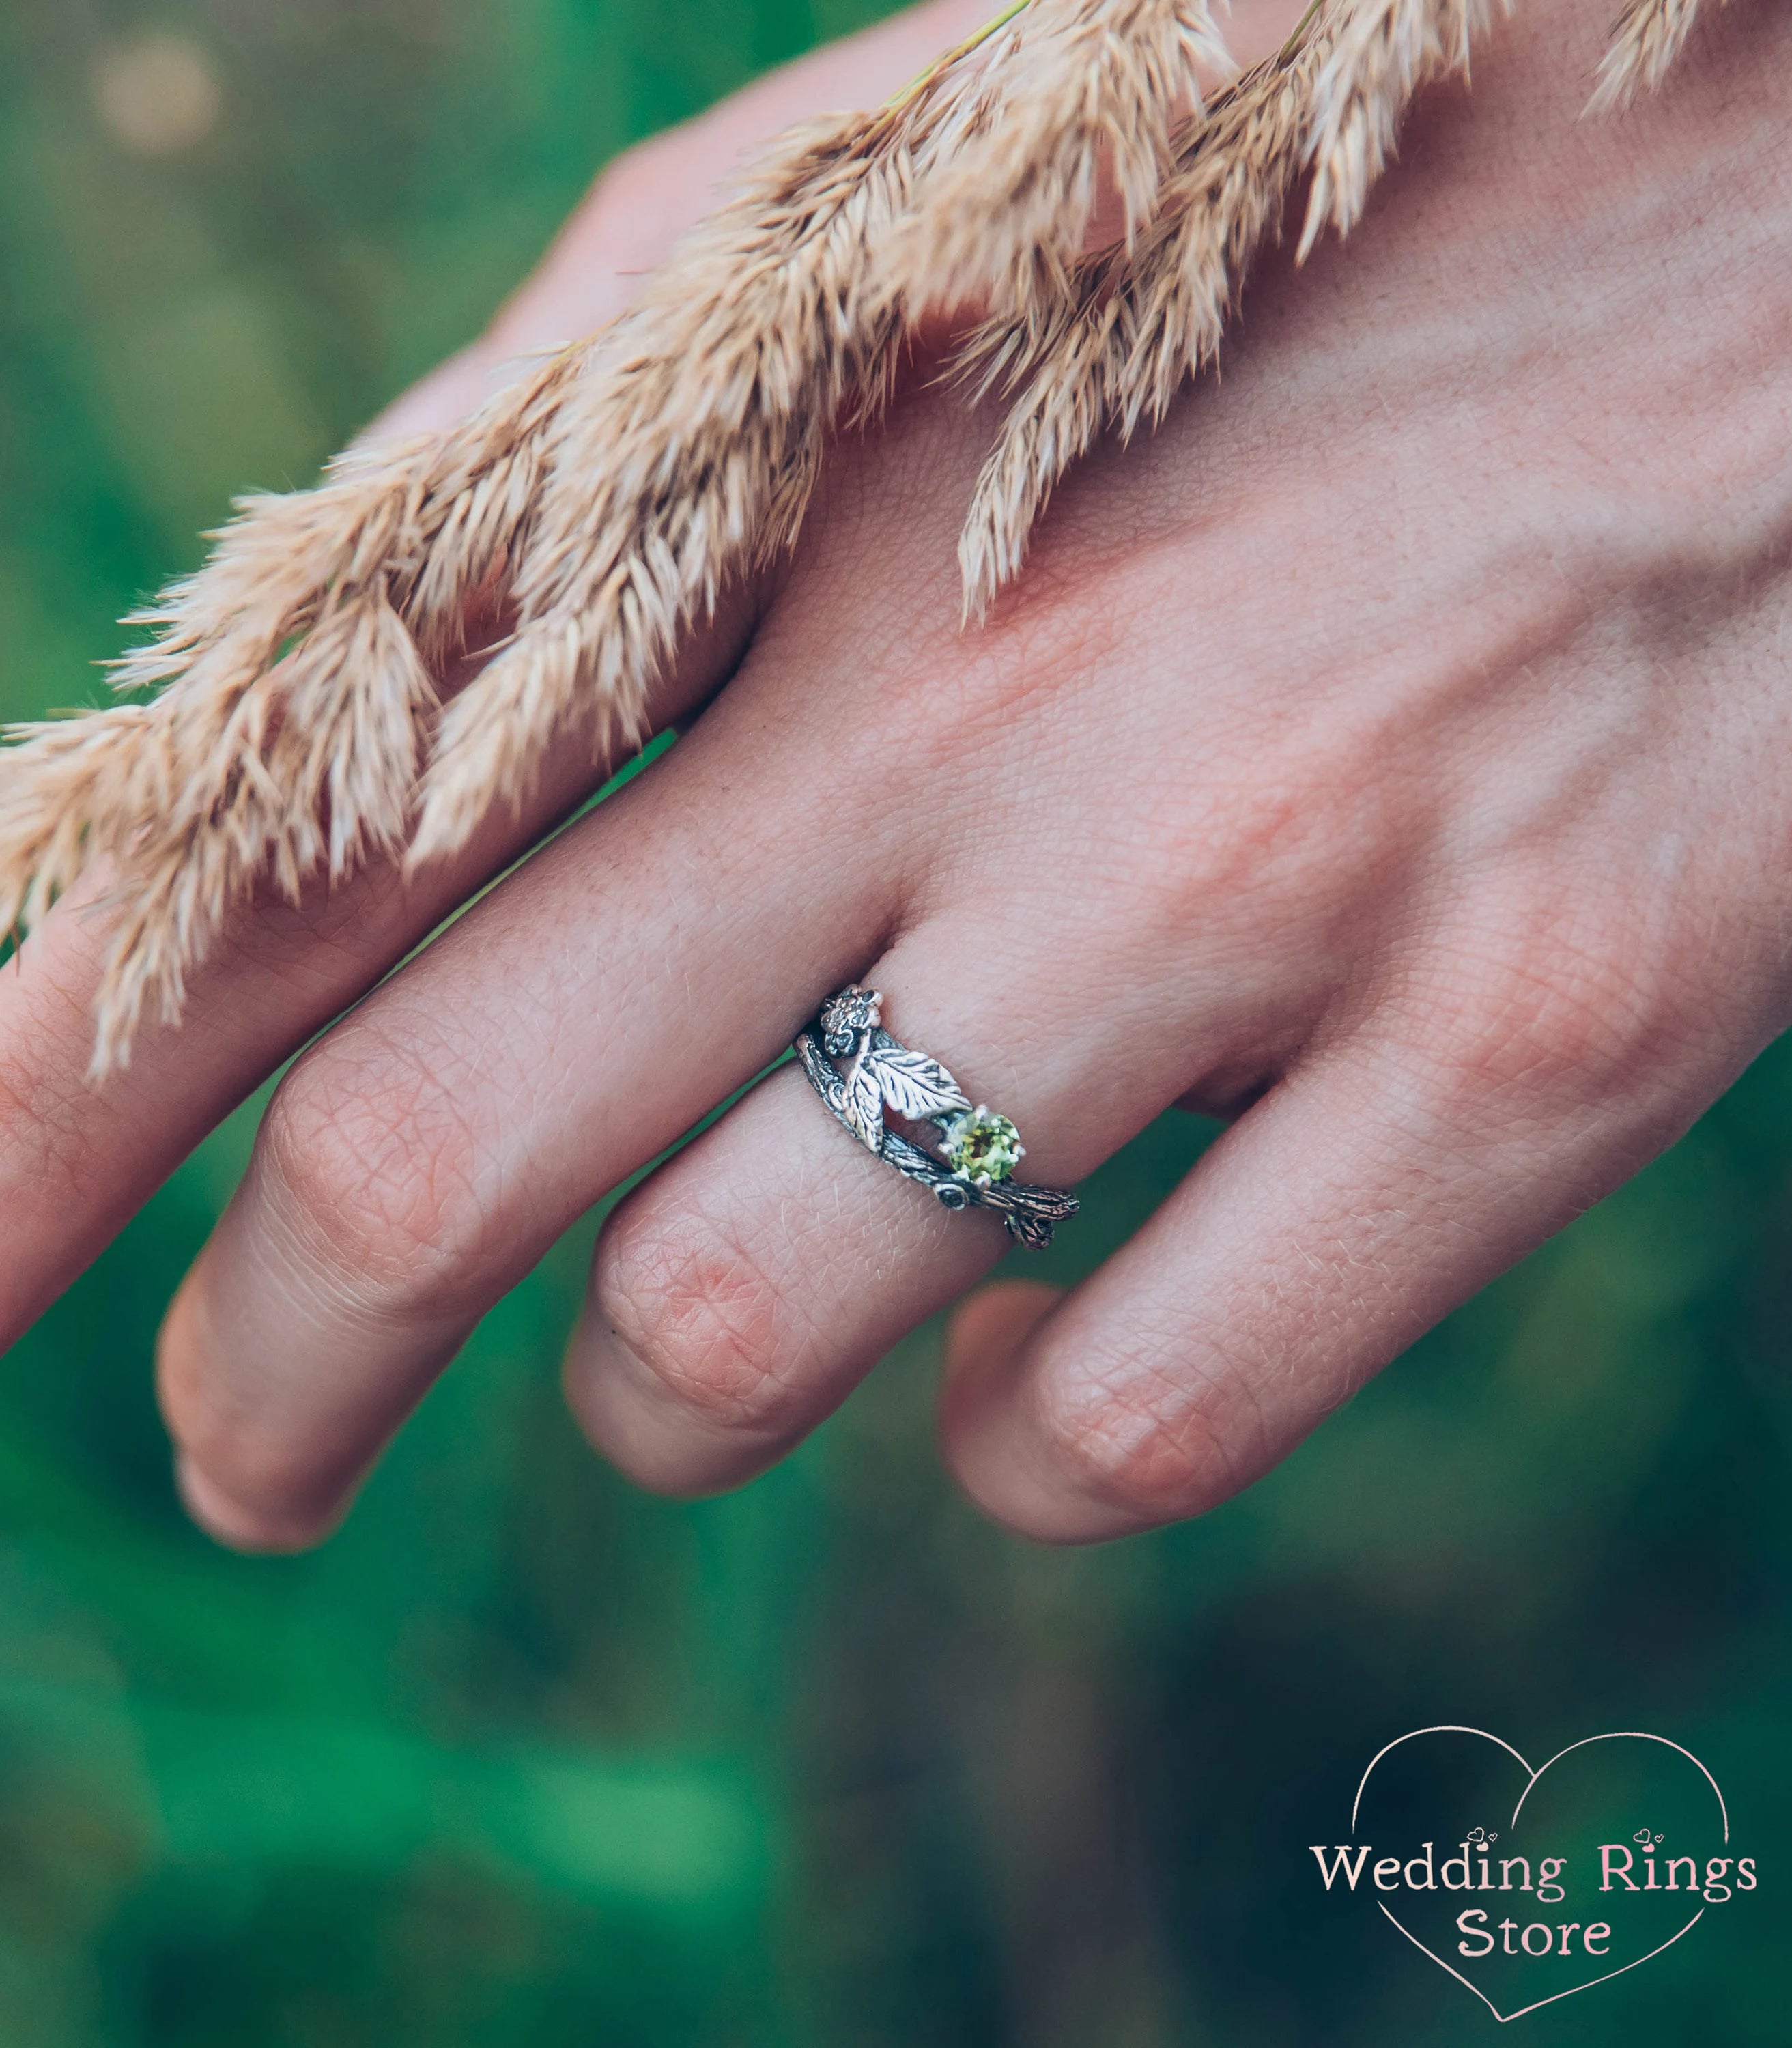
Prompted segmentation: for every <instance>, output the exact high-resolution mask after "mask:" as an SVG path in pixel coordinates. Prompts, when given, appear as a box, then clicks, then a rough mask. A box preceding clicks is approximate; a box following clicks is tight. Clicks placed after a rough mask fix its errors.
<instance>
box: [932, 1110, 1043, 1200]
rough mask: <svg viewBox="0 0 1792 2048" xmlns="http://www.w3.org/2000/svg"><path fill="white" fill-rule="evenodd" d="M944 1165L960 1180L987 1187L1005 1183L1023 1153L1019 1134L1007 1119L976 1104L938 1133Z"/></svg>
mask: <svg viewBox="0 0 1792 2048" xmlns="http://www.w3.org/2000/svg"><path fill="white" fill-rule="evenodd" d="M941 1144H942V1146H943V1147H944V1151H945V1155H946V1164H947V1165H948V1166H950V1167H951V1168H952V1171H953V1172H954V1173H956V1174H957V1176H958V1177H959V1178H960V1180H961V1181H973V1182H975V1183H976V1185H977V1186H978V1187H979V1188H987V1186H988V1185H990V1183H991V1181H1005V1180H1007V1177H1008V1176H1009V1175H1010V1173H1013V1171H1014V1168H1015V1167H1016V1166H1018V1164H1019V1162H1020V1160H1021V1158H1022V1154H1023V1153H1024V1151H1025V1149H1026V1148H1025V1147H1024V1146H1022V1143H1021V1135H1020V1133H1019V1132H1018V1131H1017V1130H1016V1129H1015V1128H1014V1126H1013V1124H1011V1123H1010V1122H1009V1121H1008V1119H1007V1117H1005V1116H999V1115H997V1114H996V1113H995V1111H994V1110H992V1109H986V1108H985V1107H983V1104H981V1103H979V1104H978V1105H977V1107H976V1108H975V1109H967V1110H964V1111H961V1112H960V1114H959V1115H956V1116H955V1117H954V1118H953V1119H952V1121H951V1123H948V1124H947V1125H946V1126H945V1127H944V1130H943V1131H941Z"/></svg>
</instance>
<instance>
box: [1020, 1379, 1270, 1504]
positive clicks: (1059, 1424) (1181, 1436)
mask: <svg viewBox="0 0 1792 2048" xmlns="http://www.w3.org/2000/svg"><path fill="white" fill-rule="evenodd" d="M1216 1391H1217V1389H1216V1387H1212V1385H1210V1384H1209V1383H1207V1382H1205V1381H1202V1382H1200V1384H1199V1385H1193V1384H1191V1379H1190V1375H1189V1372H1188V1371H1186V1370H1185V1369H1182V1368H1178V1369H1177V1370H1175V1371H1172V1370H1170V1369H1169V1368H1167V1367H1166V1368H1164V1369H1162V1370H1159V1371H1138V1370H1135V1371H1131V1372H1129V1373H1127V1374H1126V1375H1123V1376H1117V1377H1113V1378H1108V1377H1100V1378H1097V1377H1092V1376H1090V1375H1086V1374H1082V1373H1079V1374H1076V1375H1073V1376H1063V1375H1053V1376H1051V1377H1049V1378H1048V1379H1046V1380H1045V1381H1044V1382H1042V1383H1041V1385H1040V1386H1039V1387H1038V1390H1037V1391H1036V1393H1035V1395H1034V1399H1035V1402H1036V1403H1037V1408H1038V1422H1039V1424H1040V1426H1041V1429H1042V1431H1043V1433H1044V1434H1045V1438H1046V1441H1047V1442H1048V1443H1049V1445H1050V1446H1051V1448H1052V1449H1053V1452H1054V1453H1056V1454H1057V1457H1058V1459H1059V1460H1060V1461H1061V1464H1062V1465H1063V1466H1064V1467H1065V1469H1066V1470H1067V1471H1068V1472H1069V1475H1070V1476H1071V1478H1072V1482H1073V1483H1074V1484H1076V1486H1077V1488H1079V1489H1080V1491H1083V1492H1084V1493H1086V1494H1088V1495H1090V1496H1091V1497H1092V1498H1093V1499H1096V1500H1098V1501H1100V1502H1101V1503H1103V1504H1104V1505H1105V1506H1107V1507H1114V1508H1118V1509H1119V1510H1120V1511H1122V1512H1123V1513H1125V1514H1127V1515H1132V1516H1135V1517H1136V1518H1137V1519H1138V1520H1139V1521H1141V1522H1173V1521H1179V1520H1181V1519H1185V1518H1186V1517H1187V1516H1189V1515H1200V1514H1204V1513H1205V1512H1206V1511H1207V1510H1208V1508H1210V1507H1216V1506H1217V1505H1218V1503H1220V1501H1222V1500H1224V1499H1227V1498H1228V1496H1229V1495H1232V1493H1234V1492H1235V1491H1237V1490H1238V1487H1239V1484H1241V1480H1240V1476H1239V1475H1240V1466H1239V1447H1238V1444H1237V1441H1236V1440H1237V1438H1238V1437H1239V1431H1240V1428H1241V1427H1242V1428H1243V1429H1244V1430H1245V1431H1246V1432H1247V1433H1248V1431H1249V1429H1250V1428H1251V1418H1237V1417H1230V1418H1229V1417H1228V1416H1227V1415H1226V1414H1224V1413H1222V1412H1221V1411H1220V1410H1218V1409H1217V1408H1216V1406H1215V1402H1214V1400H1213V1398H1212V1396H1213V1395H1214V1394H1216Z"/></svg>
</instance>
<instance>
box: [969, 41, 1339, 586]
mask: <svg viewBox="0 0 1792 2048" xmlns="http://www.w3.org/2000/svg"><path fill="white" fill-rule="evenodd" d="M1330 48H1331V44H1330V38H1329V34H1328V30H1327V29H1325V27H1324V26H1323V25H1321V26H1320V27H1319V28H1318V29H1317V30H1316V32H1315V33H1313V35H1312V37H1310V38H1309V40H1307V41H1304V42H1303V43H1301V45H1299V46H1297V48H1294V49H1293V50H1290V51H1288V52H1284V53H1283V55H1282V56H1279V57H1278V58H1276V59H1274V60H1272V61H1270V62H1269V63H1267V64H1260V65H1259V66H1258V67H1257V68H1255V69H1254V70H1252V71H1251V72H1247V74H1246V76H1244V77H1243V78H1242V79H1240V80H1239V81H1238V82H1237V83H1235V85H1234V86H1232V87H1231V88H1230V89H1229V90H1228V91H1226V92H1224V94H1222V95H1220V97H1219V98H1218V99H1216V101H1215V103H1214V104H1213V106H1212V109H1211V111H1209V112H1208V114H1207V115H1206V116H1205V117H1204V118H1199V119H1197V120H1195V121H1193V122H1190V123H1189V126H1187V128H1186V129H1185V130H1184V132H1183V135H1182V138H1181V146H1180V148H1179V149H1178V150H1177V154H1176V159H1175V162H1174V166H1173V169H1172V171H1171V173H1170V176H1169V178H1168V179H1167V180H1166V182H1165V184H1164V187H1163V190H1162V197H1161V204H1160V206H1159V208H1158V213H1157V215H1156V216H1155V217H1154V219H1153V220H1152V221H1151V223H1150V226H1149V227H1146V230H1145V231H1144V232H1143V233H1142V235H1140V237H1139V238H1138V242H1137V243H1136V245H1135V246H1134V247H1133V248H1132V249H1131V250H1126V249H1123V248H1117V249H1114V250H1108V251H1106V252H1104V253H1103V254H1098V255H1096V256H1093V257H1092V258H1088V260H1086V261H1084V262H1082V263H1081V264H1080V265H1078V266H1076V269H1075V270H1074V272H1073V273H1072V275H1071V276H1070V277H1069V279H1068V280H1067V281H1066V288H1065V291H1064V292H1063V293H1061V295H1060V296H1059V297H1058V298H1057V300H1056V301H1055V302H1054V303H1053V304H1050V305H1049V306H1048V307H1047V308H1045V310H1044V312H1043V313H1042V314H1040V315H1037V316H1034V317H1030V318H1026V317H1022V318H1010V319H1008V320H997V321H991V322H988V323H986V324H985V325H984V326H983V328H981V329H980V331H979V332H978V333H976V335H975V336H973V337H972V340H971V342H970V343H969V345H968V347H967V348H966V350H965V351H964V354H963V355H961V357H960V366H959V367H960V369H961V370H963V371H964V373H965V374H967V375H968V377H969V378H970V379H971V381H972V383H973V385H974V386H975V387H976V391H977V393H978V395H979V396H982V395H985V394H987V393H988V392H989V391H991V390H995V389H999V390H1003V391H1006V392H1007V393H1008V394H1010V398H1011V400H1012V403H1011V405H1010V409H1009V412H1008V413H1007V417H1006V418H1005V420H1004V421H1003V426H1002V430H1001V432H1000V435H999V438H998V440H997V442H996V444H995V448H994V449H993V450H992V452H991V454H990V456H989V458H988V460H987V461H986V463H985V464H984V465H983V471H982V474H981V475H979V478H978V480H977V486H976V492H975V495H973V497H972V503H971V509H970V511H969V514H968V516H967V518H966V520H965V523H964V532H963V533H962V534H961V536H960V541H959V564H960V569H961V571H962V572H963V576H964V609H965V614H966V616H967V617H968V618H970V619H976V618H980V617H981V616H982V615H983V613H984V611H987V608H988V607H989V604H990V603H991V600H992V599H994V598H995V595H996V593H997V592H999V590H1001V588H1003V586H1004V585H1005V584H1007V583H1008V582H1010V580H1012V579H1013V578H1014V576H1017V575H1018V573H1019V572H1020V568H1021V565H1022V560H1023V559H1024V557H1025V553H1026V544H1027V540H1028V537H1029V536H1030V533H1032V530H1033V528H1034V525H1035V523H1036V522H1038V518H1039V515H1040V514H1041V512H1042V511H1043V510H1044V509H1045V502H1046V500H1047V498H1049V495H1050V494H1051V491H1052V490H1053V487H1054V485H1055V484H1056V483H1057V480H1058V479H1059V478H1060V477H1061V476H1062V475H1064V473H1065V471H1066V470H1067V469H1068V468H1069V467H1070V466H1071V464H1072V463H1074V462H1075V461H1076V460H1077V459H1078V458H1079V457H1080V456H1081V455H1083V454H1084V452H1085V451H1086V450H1087V449H1088V446H1089V444H1090V443H1091V442H1092V440H1094V439H1095V437H1096V435H1097V434H1100V433H1102V432H1107V431H1113V432H1118V433H1119V435H1120V436H1122V437H1123V438H1128V437H1130V436H1131V435H1132V434H1133V433H1134V432H1136V431H1137V429H1138V427H1139V425H1141V423H1142V422H1147V421H1148V422H1149V423H1150V424H1151V425H1156V424H1157V423H1158V421H1161V420H1162V417H1163V415H1164V413H1166V411H1167V410H1168V409H1169V404H1170V401H1171V400H1172V398H1173V397H1174V396H1175V394H1176V393H1177V390H1180V388H1181V386H1182V383H1183V382H1184V381H1185V379H1186V378H1189V376H1191V375H1193V374H1196V373H1197V372H1198V371H1200V370H1201V369H1202V368H1203V367H1205V366H1206V365H1207V364H1208V363H1210V362H1211V361H1212V359H1213V357H1214V355H1215V354H1216V351H1217V350H1218V348H1219V345H1220V335H1221V333H1222V332H1223V331H1224V327H1225V324H1226V320H1227V319H1228V316H1229V314H1230V313H1231V312H1232V308H1233V307H1234V306H1235V304H1236V302H1237V298H1238V295H1239V292H1240V290H1241V289H1242V288H1243V281H1244V278H1245V276H1246V273H1247V270H1249V267H1250V264H1251V259H1252V258H1253V257H1254V256H1255V254H1256V253H1257V250H1258V249H1259V247H1260V246H1262V244H1263V242H1264V240H1265V239H1266V238H1267V237H1270V236H1273V235H1275V234H1277V233H1278V231H1279V230H1280V227H1281V223H1282V210H1283V207H1284V205H1285V204H1286V199H1287V195H1288V192H1289V188H1290V186H1291V185H1292V184H1293V183H1294V179H1295V177H1296V176H1297V173H1298V172H1299V170H1300V168H1301V161H1302V159H1303V154H1304V151H1305V146H1306V138H1307V127H1308V122H1309V115H1310V111H1311V103H1312V91H1313V80H1314V79H1315V78H1316V77H1317V76H1318V74H1319V72H1320V70H1321V68H1322V67H1323V65H1324V64H1325V62H1326V61H1327V59H1328V55H1329V52H1330Z"/></svg>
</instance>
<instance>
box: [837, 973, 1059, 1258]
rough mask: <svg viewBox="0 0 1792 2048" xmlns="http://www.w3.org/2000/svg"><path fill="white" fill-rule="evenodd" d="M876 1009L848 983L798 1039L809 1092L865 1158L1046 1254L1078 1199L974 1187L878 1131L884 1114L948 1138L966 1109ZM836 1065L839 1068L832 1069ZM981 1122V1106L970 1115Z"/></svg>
mask: <svg viewBox="0 0 1792 2048" xmlns="http://www.w3.org/2000/svg"><path fill="white" fill-rule="evenodd" d="M881 1005H882V997H881V996H879V994H878V992H877V991H876V990H875V989H871V988H860V987H859V986H858V985H857V984H856V983H854V984H853V985H852V986H851V987H847V988H843V989H842V990H841V991H840V993H839V995H835V996H831V997H830V998H829V999H828V1001H827V1002H826V1003H824V1004H823V1005H822V1007H821V1014H820V1016H819V1017H817V1018H816V1020H815V1022H813V1024H811V1025H810V1026H809V1028H808V1029H807V1030H804V1031H801V1032H799V1033H798V1034H797V1057H798V1058H799V1059H800V1060H801V1061H802V1063H803V1071H804V1072H805V1073H806V1074H807V1075H808V1076H809V1083H810V1085H811V1086H812V1087H813V1088H814V1090H815V1092H816V1094H817V1095H818V1096H820V1098H821V1100H823V1102H824V1103H825V1104H827V1105H828V1108H829V1109H830V1110H832V1111H833V1113H834V1115H835V1117H836V1119H838V1120H839V1122H840V1123H843V1124H844V1126H845V1127H846V1128H847V1129H848V1131H851V1133H852V1135H853V1136H854V1137H855V1138H857V1139H858V1140H859V1143H860V1144H861V1145H863V1146H864V1147H865V1149H866V1150H867V1151H868V1152H875V1154H877V1156H878V1158H880V1159H886V1160H888V1162H890V1165H891V1166H894V1168H895V1169H896V1170H897V1172H898V1173H906V1175H907V1176H908V1177H909V1178H910V1180H911V1181H919V1182H920V1183H921V1185H922V1186H923V1187H924V1188H930V1189H932V1190H933V1193H934V1195H935V1197H937V1199H938V1200H939V1201H940V1202H941V1203H942V1204H944V1207H946V1208H948V1209H962V1208H971V1207H972V1206H975V1207H976V1208H985V1209H993V1210H994V1211H995V1213H996V1214H997V1215H998V1216H1000V1217H1001V1219H1002V1220H1003V1223H1004V1224H1006V1225H1007V1229H1008V1235H1010V1237H1013V1238H1016V1239H1018V1240H1019V1242H1020V1243H1022V1244H1026V1245H1031V1246H1032V1247H1034V1249H1035V1250H1043V1249H1044V1247H1045V1246H1046V1245H1048V1244H1049V1243H1051V1241H1052V1228H1053V1225H1054V1224H1059V1223H1062V1222H1064V1221H1065V1220H1066V1219H1067V1218H1069V1217H1070V1216H1074V1215H1075V1214H1076V1207H1077V1204H1076V1197H1075V1196H1074V1195H1067V1194H1065V1193H1061V1192H1060V1190H1059V1189H1056V1188H1031V1187H1026V1186H1023V1185H1022V1184H1021V1183H1020V1182H1019V1181H1011V1180H1006V1179H1003V1180H996V1179H993V1178H991V1179H973V1178H972V1177H971V1176H970V1175H969V1174H968V1173H962V1172H958V1171H955V1170H954V1169H953V1168H952V1166H949V1165H948V1163H947V1162H945V1161H944V1160H943V1159H940V1158H935V1157H934V1155H933V1154H932V1153H931V1152H928V1151H925V1150H923V1149H922V1148H921V1146H918V1145H915V1144H911V1143H910V1141H909V1140H908V1139H907V1138H905V1137H903V1136H902V1134H901V1132H900V1131H894V1130H892V1129H891V1128H890V1126H889V1125H888V1124H887V1123H885V1122H884V1120H883V1113H884V1111H885V1109H886V1107H888V1108H890V1109H892V1110H894V1111H895V1112H896V1114H897V1115H898V1116H902V1117H906V1118H908V1119H910V1122H912V1123H928V1122H932V1123H937V1124H938V1125H939V1126H940V1127H941V1130H942V1131H944V1128H945V1127H946V1126H947V1125H948V1124H950V1123H952V1122H953V1121H954V1120H955V1119H957V1118H958V1117H960V1116H961V1115H964V1113H965V1112H967V1111H970V1110H971V1108H972V1104H971V1099H970V1097H969V1096H967V1095H966V1094H965V1092H964V1090H963V1089H962V1088H960V1086H959V1085H958V1084H957V1082H956V1081H955V1080H953V1079H952V1076H951V1075H950V1074H949V1073H948V1072H946V1070H945V1069H944V1067H942V1066H941V1065H940V1063H939V1061H937V1060H933V1059H929V1057H928V1056H927V1055H926V1054H925V1053H914V1052H910V1049H908V1047H907V1046H906V1045H898V1044H897V1042H896V1041H895V1040H894V1038H891V1037H890V1034H889V1033H888V1032H887V1031H886V1030H884V1028H883V1014H882V1007H881ZM836 1061H843V1062H844V1065H841V1066H836V1065H835V1064H834V1063H835V1062H836ZM976 1114H978V1115H986V1114H987V1111H984V1110H983V1108H982V1107H980V1106H979V1108H978V1110H977V1111H976Z"/></svg>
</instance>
